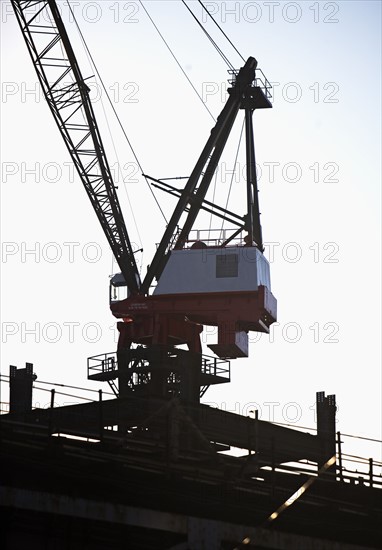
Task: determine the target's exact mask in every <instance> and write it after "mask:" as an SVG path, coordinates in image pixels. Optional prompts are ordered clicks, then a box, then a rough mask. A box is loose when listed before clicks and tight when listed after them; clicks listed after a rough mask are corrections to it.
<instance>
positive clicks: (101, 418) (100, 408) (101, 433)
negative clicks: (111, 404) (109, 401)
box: [98, 390, 103, 442]
mask: <svg viewBox="0 0 382 550" xmlns="http://www.w3.org/2000/svg"><path fill="white" fill-rule="evenodd" d="M98 394H99V439H100V441H101V442H102V440H103V410H102V390H98Z"/></svg>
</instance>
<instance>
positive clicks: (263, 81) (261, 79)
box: [255, 69, 272, 99]
mask: <svg viewBox="0 0 382 550" xmlns="http://www.w3.org/2000/svg"><path fill="white" fill-rule="evenodd" d="M255 86H256V87H259V88H260V89H261V90H262V91H263V94H264V95H265V97H266V98H267V99H271V97H272V94H271V90H272V84H271V83H270V82H269V80H268V79H267V77H266V76H265V74H264V73H263V71H262V70H261V69H256V73H255Z"/></svg>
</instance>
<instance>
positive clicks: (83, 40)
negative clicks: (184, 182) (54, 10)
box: [68, 1, 168, 234]
mask: <svg viewBox="0 0 382 550" xmlns="http://www.w3.org/2000/svg"><path fill="white" fill-rule="evenodd" d="M68 6H69V9H70V12H71V14H72V16H73V20H74V22H75V24H76V27H77V29H78V32H79V34H80V36H81V39H82V42H83V44H84V46H85V49H86V51H87V53H88V55H89V58H90V59H91V62H92V64H93V66H94V69H95V71H96V74H97V76H98V78H99V80H100V82H101V84H102V87H103V89H104V91H105V93H106V97H107V99H108V100H109V103H110V105H111V108H112V110H113V112H114V114H115V116H116V118H117V121H118V123H119V126H120V128H121V130H122V132H123V135H124V136H125V139H126V141H127V143H128V145H129V147H130V150H131V152H132V153H133V156H134V158H135V161H136V163H137V164H138V167H139V169H140V171H141V174H144V171H143V169H142V166H141V163H140V162H139V160H138V157H137V155H136V153H135V151H134V149H133V146H132V144H131V142H130V140H129V138H128V136H127V134H126V131H125V129H124V127H123V125H122V122H121V120H120V118H119V116H118V113H117V111H116V109H115V107H114V105H113V102H112V101H111V98H110V95H109V93H108V91H107V89H106V86H105V84H104V82H103V80H102V78H101V75H100V73H99V71H98V69H97V66H96V64H95V62H94V59H93V56H92V54H91V53H90V50H89V48H88V46H87V44H86V41H85V38H84V36H83V34H82V31H81V29H80V27H79V25H78V23H77V19H76V17H75V15H74V12H73V10H72V7H71V5H70V3H69V1H68ZM145 180H146V184H147V186H148V188H149V189H150V192H151V194H152V196H153V197H154V200H155V202H156V204H157V206H158V208H159V210H160V212H161V214H162V216H163V218H164V220H165V222H166V223H168V221H167V219H166V216H165V215H164V212H163V210H162V208H161V206H160V204H159V202H158V199H157V198H156V196H155V194H154V192H153V190H152V188H151V185H150V184H149V182H148V181H147V179H146V178H145ZM129 202H130V201H129ZM133 219H134V222H135V218H134V213H133ZM135 224H136V222H135ZM136 227H137V226H136ZM137 231H138V228H137ZM138 234H139V232H138Z"/></svg>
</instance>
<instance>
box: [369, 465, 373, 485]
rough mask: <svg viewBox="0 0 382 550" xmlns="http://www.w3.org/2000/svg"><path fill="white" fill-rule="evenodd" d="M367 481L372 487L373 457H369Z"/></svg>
mask: <svg viewBox="0 0 382 550" xmlns="http://www.w3.org/2000/svg"><path fill="white" fill-rule="evenodd" d="M369 483H370V488H371V489H372V488H373V459H372V458H369Z"/></svg>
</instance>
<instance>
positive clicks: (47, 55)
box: [0, 0, 382, 550]
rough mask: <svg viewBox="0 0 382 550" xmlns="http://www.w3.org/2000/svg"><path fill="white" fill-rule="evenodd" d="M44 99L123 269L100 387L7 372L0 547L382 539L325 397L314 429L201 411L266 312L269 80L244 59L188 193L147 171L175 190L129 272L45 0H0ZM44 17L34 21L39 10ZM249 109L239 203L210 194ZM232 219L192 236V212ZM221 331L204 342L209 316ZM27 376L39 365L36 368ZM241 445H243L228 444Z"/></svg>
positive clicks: (269, 318) (28, 371) (95, 149)
mask: <svg viewBox="0 0 382 550" xmlns="http://www.w3.org/2000/svg"><path fill="white" fill-rule="evenodd" d="M11 3H12V6H13V9H14V12H15V15H16V18H17V21H18V23H19V26H20V30H21V33H22V35H23V37H24V39H25V44H26V46H27V49H28V52H29V54H30V57H31V59H32V62H33V65H34V67H35V69H36V72H37V75H38V78H39V82H40V84H41V87H42V90H43V92H44V96H45V98H46V101H47V104H48V106H49V108H50V110H51V112H52V115H53V117H54V120H55V121H56V123H57V127H58V129H59V131H60V133H61V135H62V137H63V140H64V143H65V145H66V147H67V150H68V153H69V154H70V157H71V159H72V161H73V163H74V166H75V167H76V170H77V173H78V177H79V179H80V180H81V182H82V183H83V186H84V188H85V191H86V193H87V195H88V197H89V199H90V202H91V205H92V207H93V209H94V211H95V214H96V215H97V218H98V220H99V223H100V225H101V227H102V230H103V232H104V234H105V236H106V239H107V242H108V244H109V245H110V248H111V250H112V251H113V254H114V257H115V259H116V261H117V263H118V266H119V268H120V273H118V274H116V275H114V276H113V277H112V278H111V281H110V283H111V284H110V307H111V311H112V313H113V314H114V316H115V317H116V318H117V319H118V325H117V326H118V331H119V341H118V349H117V351H116V352H115V353H108V354H104V355H99V356H96V357H91V358H89V360H88V378H89V380H96V381H98V382H100V381H103V382H107V383H108V384H109V386H110V389H111V391H112V392H113V395H112V398H111V399H110V398H109V396H107V395H106V393H105V392H103V391H100V392H99V395H98V396H97V397H98V399H96V400H94V401H91V402H88V403H85V404H77V405H70V406H63V407H56V406H55V390H54V389H53V390H52V391H51V403H50V407H49V408H46V409H38V408H33V407H32V402H33V400H32V390H33V385H34V381H35V380H36V374H35V373H34V369H33V365H32V364H28V363H27V365H26V367H25V368H17V367H15V366H12V367H11V368H10V372H9V390H10V399H9V402H10V410H9V413H7V414H3V415H1V417H0V428H1V431H0V438H1V450H0V453H1V455H0V456H1V485H0V493H1V499H0V508H1V517H2V532H1V537H2V539H1V541H0V542H1V547H2V548H7V549H8V548H9V549H18V548H24V547H28V548H29V549H31V550H32V549H41V548H45V549H47V550H48V549H49V550H50V549H55V550H56V549H57V550H60V549H71V550H72V549H77V548H81V549H83V548H89V549H90V548H91V549H105V548H107V549H109V548H110V549H112V548H127V549H129V550H130V549H137V550H139V549H141V550H146V549H147V550H148V549H153V550H155V549H158V550H159V549H160V550H162V549H163V550H164V549H167V550H170V549H173V550H202V549H206V550H218V549H232V550H233V549H235V548H236V549H237V548H244V547H246V548H257V549H274V550H283V549H285V550H289V549H293V550H294V549H296V550H297V549H301V550H310V549H311V550H320V549H322V550H339V549H343V550H357V549H358V550H360V549H362V548H374V549H376V548H378V547H380V544H381V542H382V538H381V536H382V528H381V526H382V502H381V498H380V496H381V495H382V492H381V488H382V484H381V477H380V476H378V475H377V474H376V472H375V471H374V468H375V466H379V464H376V463H375V462H373V461H372V460H370V461H369V463H368V467H369V470H368V473H367V475H366V476H358V477H357V476H354V475H353V474H352V475H349V471H348V470H347V469H345V468H344V467H343V464H342V453H341V434H338V433H336V428H335V426H336V424H335V422H336V419H335V416H336V402H335V396H334V395H329V396H325V393H324V392H319V393H317V396H316V413H317V430H316V432H315V433H309V432H307V431H301V430H297V429H290V428H289V427H286V426H282V425H278V424H276V423H271V422H266V421H263V420H261V419H260V418H258V416H257V414H256V411H254V412H253V416H251V417H245V416H240V415H237V414H234V413H231V412H226V411H222V410H219V409H215V408H212V407H210V406H208V405H203V404H201V402H200V398H201V396H203V395H204V393H205V391H206V390H207V389H208V388H209V387H210V386H212V385H216V384H221V383H227V382H229V381H230V361H231V360H234V359H236V358H238V357H247V356H248V349H249V346H248V342H249V339H248V334H249V333H250V332H251V331H252V332H262V333H268V332H269V328H270V326H271V325H272V323H274V322H275V321H276V319H277V303H276V299H275V297H274V296H273V294H272V292H271V284H270V267H269V263H268V261H267V260H266V258H265V256H264V255H263V252H264V244H263V237H262V228H261V224H260V209H259V202H258V182H257V174H256V163H255V146H254V138H253V120H252V118H253V114H254V112H255V111H256V110H258V109H267V108H270V107H272V104H271V101H270V97H271V86H270V84H269V82H268V80H267V79H266V77H265V76H264V74H263V72H262V71H261V70H260V69H259V68H258V64H257V60H256V59H255V58H253V57H249V58H248V59H247V61H245V62H244V64H243V66H242V68H241V69H240V70H234V69H232V70H231V71H230V87H229V89H228V99H227V101H226V104H225V105H224V107H223V109H222V111H221V113H220V115H219V117H217V120H216V124H215V126H214V127H213V128H212V130H211V133H210V135H209V136H208V139H207V141H206V144H205V146H204V148H203V150H202V152H201V154H200V157H199V158H198V160H197V162H196V164H195V166H194V169H193V170H192V172H191V175H190V176H189V178H188V179H187V182H186V184H185V186H184V188H182V189H180V188H179V187H174V186H172V185H170V184H168V183H167V182H165V181H163V180H158V179H155V178H151V177H149V176H146V177H147V179H149V180H150V181H151V182H153V185H155V186H156V187H159V188H160V189H162V190H163V191H165V192H167V193H169V194H171V195H173V196H175V197H177V199H178V202H177V205H176V207H175V209H174V212H173V214H172V217H171V219H170V220H169V221H168V223H167V225H166V229H165V232H164V234H163V236H162V238H161V241H160V243H159V244H158V246H157V249H156V252H155V255H154V257H153V259H152V261H151V263H150V265H149V266H148V269H147V273H146V275H145V277H144V278H143V279H141V276H140V271H139V269H138V267H137V264H136V260H135V252H136V251H135V250H134V249H133V246H132V243H131V241H130V238H129V234H128V230H127V228H126V225H125V222H124V218H123V215H122V211H121V207H120V204H119V200H118V195H117V191H116V187H115V185H114V182H113V178H112V173H111V170H110V167H109V163H108V160H107V157H106V153H105V148H104V146H103V143H102V139H101V135H100V132H99V129H98V126H97V122H96V117H95V114H94V111H93V106H92V103H91V101H90V97H89V91H90V90H89V88H88V85H87V79H85V78H83V76H82V73H81V70H80V67H79V64H78V62H77V59H76V56H75V53H74V51H73V48H72V45H71V42H70V40H69V37H68V34H67V32H66V29H65V25H64V23H63V20H62V18H61V15H60V10H59V8H58V6H57V3H56V2H55V0H40V1H26V0H11ZM41 14H44V17H43V21H44V24H43V25H42V24H41V23H40V22H39V21H40V20H39V18H38V16H39V15H41ZM240 114H243V115H244V122H243V128H244V129H245V145H246V181H245V190H246V199H247V200H246V205H245V207H244V209H245V213H244V214H238V213H236V212H232V211H229V210H227V208H223V207H222V206H219V205H218V204H215V203H211V202H210V201H208V200H207V198H206V196H207V192H208V189H209V186H210V183H211V181H212V179H213V176H214V174H215V172H216V169H217V167H218V164H219V161H220V159H221V155H222V153H223V150H224V148H225V145H226V143H227V140H228V137H229V135H230V132H231V130H232V127H233V124H234V122H235V120H236V118H237V117H238V116H240ZM202 211H204V212H207V213H210V214H211V215H213V216H216V217H217V218H219V219H220V220H224V221H225V222H227V223H228V224H229V225H230V229H229V230H225V231H224V232H221V233H220V234H219V236H214V238H212V236H211V235H212V233H211V232H209V233H208V235H206V234H204V233H203V232H202V231H198V230H195V228H194V224H195V221H196V219H197V217H198V215H199V213H200V212H202ZM205 325H206V326H207V325H208V326H214V327H217V341H216V342H215V343H214V344H211V345H210V346H209V347H210V349H211V350H212V352H213V354H214V355H213V356H206V355H204V354H203V350H202V345H201V337H200V335H201V332H202V330H203V326H205ZM37 374H38V373H37ZM234 449H236V450H237V449H240V452H239V453H236V452H233V450H234Z"/></svg>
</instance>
